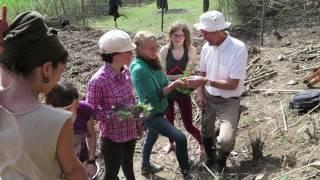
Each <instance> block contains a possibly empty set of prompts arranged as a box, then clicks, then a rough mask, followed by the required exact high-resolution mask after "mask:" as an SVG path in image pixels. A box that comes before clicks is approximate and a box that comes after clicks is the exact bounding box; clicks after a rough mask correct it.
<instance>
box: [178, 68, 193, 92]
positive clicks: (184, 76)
mask: <svg viewBox="0 0 320 180" xmlns="http://www.w3.org/2000/svg"><path fill="white" fill-rule="evenodd" d="M189 76H191V64H189V65H188V66H187V67H186V69H185V70H184V71H183V76H182V77H181V79H182V80H184V79H187V78H188V77H189ZM176 90H177V91H178V92H180V93H182V94H186V95H190V94H191V93H192V91H193V90H194V89H190V88H181V87H178V88H177V89H176Z"/></svg>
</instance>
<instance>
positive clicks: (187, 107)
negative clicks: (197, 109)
mask: <svg viewBox="0 0 320 180" xmlns="http://www.w3.org/2000/svg"><path fill="white" fill-rule="evenodd" d="M175 102H177V104H178V107H179V110H180V113H181V119H182V122H183V125H184V127H185V128H186V130H187V131H188V132H189V133H190V134H191V135H192V136H193V137H194V138H195V139H196V140H197V141H198V142H199V144H201V135H200V131H199V129H198V128H196V127H195V126H194V125H193V124H192V103H191V97H190V96H184V97H179V98H177V99H171V98H168V104H169V105H168V109H167V112H166V116H167V118H168V120H169V121H170V122H171V123H172V124H173V125H174V117H175V113H174V103H175ZM170 142H173V140H172V139H170Z"/></svg>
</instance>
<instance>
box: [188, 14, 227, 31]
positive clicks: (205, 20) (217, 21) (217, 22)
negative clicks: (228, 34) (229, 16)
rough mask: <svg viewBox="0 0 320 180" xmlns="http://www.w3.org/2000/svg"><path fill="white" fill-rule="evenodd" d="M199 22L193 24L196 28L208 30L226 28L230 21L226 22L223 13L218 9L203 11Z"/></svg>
mask: <svg viewBox="0 0 320 180" xmlns="http://www.w3.org/2000/svg"><path fill="white" fill-rule="evenodd" d="M199 20H200V22H199V23H197V24H194V25H193V26H194V27H195V28H196V29H197V30H205V31H208V32H214V31H220V30H224V29H226V28H228V27H229V26H230V25H231V23H230V22H226V20H225V18H224V16H223V14H222V13H221V12H219V11H209V12H206V13H203V14H202V15H201V16H200V18H199Z"/></svg>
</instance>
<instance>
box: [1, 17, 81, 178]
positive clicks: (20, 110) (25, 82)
mask: <svg viewBox="0 0 320 180" xmlns="http://www.w3.org/2000/svg"><path fill="white" fill-rule="evenodd" d="M67 57H68V53H67V51H66V50H65V48H64V47H63V45H62V44H61V42H60V41H59V39H58V37H57V31H55V30H50V29H48V28H47V26H46V25H45V23H44V19H43V16H42V15H41V14H39V13H38V12H34V11H32V12H25V13H22V14H20V15H18V16H17V17H16V19H15V20H14V21H13V22H12V24H11V25H10V26H9V27H8V30H7V31H6V32H5V34H4V41H3V54H2V56H1V58H0V63H1V64H2V65H3V66H4V67H5V68H6V69H8V71H10V72H11V73H13V74H14V76H12V80H11V83H10V85H9V86H8V87H7V88H5V89H2V90H0V108H1V109H3V110H4V111H6V112H7V114H10V115H11V116H12V117H14V118H15V120H16V122H17V125H18V127H19V131H20V132H21V137H22V152H21V154H20V155H19V157H18V158H17V161H16V163H15V164H14V165H11V166H9V167H7V168H6V169H4V170H2V172H1V174H0V177H1V178H2V179H5V180H6V179H52V180H53V179H61V178H62V177H63V176H62V174H63V175H64V176H65V177H66V178H67V179H74V180H76V179H77V180H78V179H79V180H81V179H87V176H86V173H85V170H84V168H83V166H82V165H81V163H80V162H79V160H78V159H77V157H76V156H75V154H74V151H73V145H72V144H73V127H72V121H71V113H69V112H67V111H65V110H61V109H55V108H53V107H50V106H47V105H45V104H42V103H41V102H40V101H39V98H38V96H39V95H40V94H47V93H48V92H49V91H50V90H51V88H52V87H54V86H55V85H56V83H57V82H58V81H59V79H60V77H61V75H62V73H63V70H64V67H65V64H66V62H67ZM1 120H2V119H1ZM7 140H8V141H11V139H7ZM0 156H1V155H0ZM1 163H2V162H0V164H1Z"/></svg>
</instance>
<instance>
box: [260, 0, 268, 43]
mask: <svg viewBox="0 0 320 180" xmlns="http://www.w3.org/2000/svg"><path fill="white" fill-rule="evenodd" d="M266 3H267V0H264V1H263V6H262V17H261V34H260V36H261V37H260V38H261V39H260V45H261V46H263V33H264V18H265V10H266Z"/></svg>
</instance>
